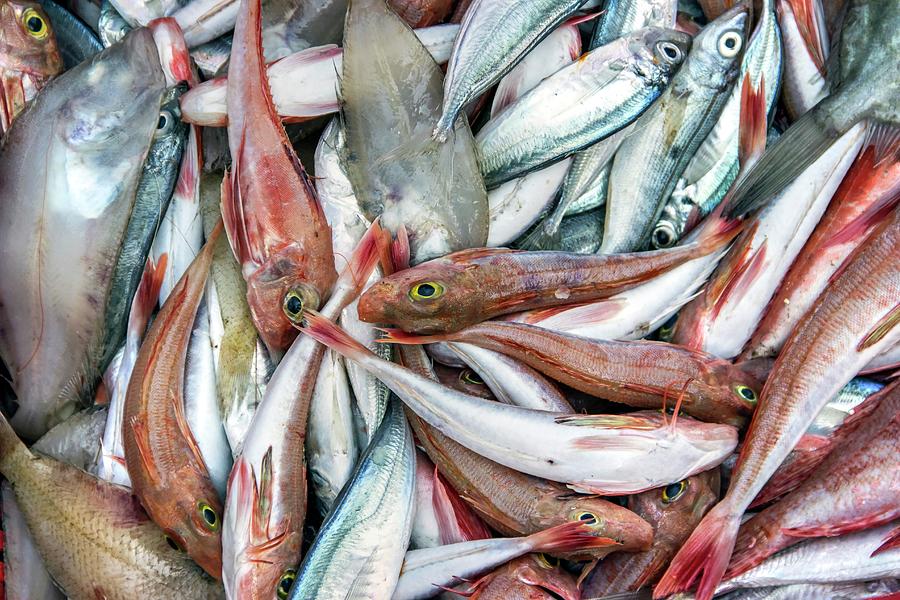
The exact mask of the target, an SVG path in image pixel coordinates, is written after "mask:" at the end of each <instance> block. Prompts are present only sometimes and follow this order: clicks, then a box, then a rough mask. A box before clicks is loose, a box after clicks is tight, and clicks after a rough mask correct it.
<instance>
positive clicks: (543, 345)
mask: <svg viewBox="0 0 900 600" xmlns="http://www.w3.org/2000/svg"><path fill="white" fill-rule="evenodd" d="M385 332H386V338H385V339H386V340H387V341H391V342H396V343H401V344H409V343H412V344H417V343H427V342H432V341H451V342H463V343H465V344H472V345H475V346H479V347H481V348H486V349H489V350H493V351H495V352H501V353H503V354H506V355H507V356H510V357H512V358H515V359H516V360H519V361H522V362H523V363H524V364H526V365H528V366H530V367H531V368H533V369H536V370H538V371H540V372H541V373H543V374H544V375H546V376H547V377H551V378H553V379H554V380H556V381H559V382H561V383H564V384H566V385H568V386H570V387H572V388H575V389H577V390H579V391H582V392H585V393H587V394H590V395H592V396H596V397H600V398H604V399H606V400H611V401H613V402H621V403H623V404H628V405H629V406H635V407H639V408H657V407H661V406H663V405H664V403H665V401H666V399H667V398H668V397H671V398H673V399H674V398H677V399H678V403H679V405H680V406H681V407H682V408H683V409H684V411H685V412H686V413H688V414H689V415H691V416H694V417H697V418H700V419H704V420H707V421H712V422H715V423H728V424H731V425H735V426H737V425H740V424H742V423H743V422H744V421H746V418H747V416H749V415H750V414H751V413H752V412H753V409H754V407H755V405H756V399H757V396H758V394H759V391H760V390H761V389H762V383H761V382H760V381H759V380H758V379H757V378H756V377H755V376H754V374H753V373H752V372H749V371H746V370H744V369H742V368H741V366H739V365H737V366H736V365H732V364H731V363H730V362H728V361H724V360H720V359H717V358H715V357H713V356H711V355H708V354H704V353H702V352H695V351H691V350H688V349H687V348H683V347H681V346H676V345H673V344H667V343H665V342H650V341H644V340H640V341H635V342H627V341H612V340H605V341H595V340H587V339H584V338H582V337H580V336H576V335H570V334H564V333H556V332H553V331H549V330H546V329H543V328H541V327H539V326H538V327H536V326H533V325H526V324H524V323H509V322H500V321H489V322H485V323H481V324H479V325H473V326H472V327H468V328H466V329H463V330H462V331H458V332H456V333H452V334H447V335H442V336H434V337H417V336H414V335H409V334H406V333H404V332H402V331H399V330H391V329H388V330H385ZM647 365H655V368H653V369H647ZM385 383H387V382H385ZM545 410H546V409H545Z"/></svg>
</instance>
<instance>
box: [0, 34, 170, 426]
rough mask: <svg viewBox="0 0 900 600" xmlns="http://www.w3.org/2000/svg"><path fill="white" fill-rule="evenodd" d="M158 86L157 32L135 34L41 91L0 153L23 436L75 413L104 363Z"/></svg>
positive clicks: (8, 324) (5, 336) (5, 296)
mask: <svg viewBox="0 0 900 600" xmlns="http://www.w3.org/2000/svg"><path fill="white" fill-rule="evenodd" d="M98 81H102V82H103V84H102V85H98V84H97V82H98ZM164 86H165V79H164V77H163V73H162V70H161V69H160V65H159V57H158V53H157V50H156V45H155V44H154V42H153V37H152V35H151V33H150V32H149V31H148V30H136V31H134V32H132V33H131V34H130V35H128V36H127V37H126V38H125V40H123V41H122V43H120V44H117V45H115V46H112V47H111V48H108V49H106V50H104V51H103V52H101V53H100V54H99V55H97V57H95V58H94V59H93V60H91V61H88V62H85V63H82V64H81V65H79V66H78V67H75V68H74V69H72V70H70V71H68V72H66V73H64V74H63V75H61V76H59V77H58V78H57V79H55V80H54V81H53V82H51V83H50V84H49V85H48V86H47V87H46V88H44V90H43V91H42V92H41V93H40V94H39V95H38V97H37V98H36V99H35V102H34V104H32V105H31V107H30V109H29V110H27V111H26V112H25V113H23V114H22V115H21V116H20V117H19V118H18V119H17V120H16V122H15V124H14V126H13V127H12V128H11V129H10V131H9V132H8V133H7V135H6V138H5V140H4V142H5V143H4V145H3V148H2V149H0V205H2V210H0V240H3V252H2V253H0V254H2V260H0V281H2V282H3V283H0V306H2V310H0V356H2V358H3V361H4V362H5V363H6V365H7V366H8V367H9V370H10V373H11V375H12V380H13V388H14V390H15V391H16V394H17V396H18V402H19V408H18V410H17V411H16V414H15V416H14V417H13V423H14V425H15V427H17V428H18V430H19V431H21V432H22V434H23V435H25V436H26V437H30V438H35V437H37V436H39V435H41V434H42V433H44V432H45V431H46V430H47V429H48V427H50V426H51V425H54V424H56V423H58V422H60V421H62V420H63V419H64V418H65V417H67V416H68V415H69V414H71V413H72V412H73V410H74V408H75V406H76V405H77V404H78V402H79V401H80V400H81V399H82V398H83V397H84V396H85V395H87V394H88V393H89V392H90V390H91V389H92V387H93V386H94V384H95V382H96V381H97V379H98V377H99V374H100V372H101V371H102V368H103V367H104V365H103V364H102V362H101V357H102V353H103V340H104V338H105V334H106V326H107V324H106V316H107V309H106V303H107V299H108V297H109V295H110V292H111V283H112V278H111V277H110V275H111V273H112V271H113V269H114V268H115V264H116V261H117V260H118V257H119V248H120V247H121V245H122V241H123V239H124V235H125V230H126V227H127V225H128V219H129V217H130V215H131V211H132V207H133V206H134V202H135V195H136V191H137V186H138V181H139V179H140V175H141V167H142V165H143V162H144V158H145V157H146V156H147V152H148V151H149V148H150V145H151V143H152V141H153V133H154V131H156V128H157V125H158V123H159V106H160V99H161V98H162V96H163V92H164V89H165V88H164ZM35 197H39V198H43V199H44V200H43V201H42V202H40V203H37V202H30V201H29V202H25V201H24V200H25V199H27V198H35ZM48 240H51V241H52V244H53V251H52V252H44V251H40V248H42V247H43V245H44V244H46V243H49V242H48ZM143 266H144V265H143V262H141V263H140V264H139V265H136V267H137V268H138V269H143ZM23 268H25V269H27V271H26V272H27V273H28V276H23V275H22V273H23V271H22V269H23ZM60 289H62V290H65V293H64V294H61V293H52V294H51V293H50V291H51V290H60ZM119 292H121V290H119ZM38 300H40V301H38ZM126 306H127V304H126Z"/></svg>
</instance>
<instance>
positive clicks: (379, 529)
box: [288, 400, 416, 600]
mask: <svg viewBox="0 0 900 600" xmlns="http://www.w3.org/2000/svg"><path fill="white" fill-rule="evenodd" d="M415 469H416V462H415V453H414V447H413V439H412V432H411V431H410V429H409V425H408V424H407V423H406V417H405V416H404V415H403V409H402V408H401V405H400V402H398V401H397V400H394V401H392V402H391V403H390V404H389V405H388V409H387V412H386V413H385V416H384V421H382V423H381V425H380V426H379V428H378V431H377V432H376V434H375V436H374V437H373V438H372V443H371V444H370V445H369V447H368V448H367V449H366V451H365V453H364V454H363V455H362V457H360V461H359V464H358V465H357V467H356V470H355V471H354V473H353V477H352V478H351V479H350V481H348V482H347V486H346V487H345V489H344V491H343V492H342V493H341V495H340V496H339V497H338V499H337V503H336V504H335V507H334V509H333V510H332V511H331V513H330V514H329V515H328V518H327V519H326V520H325V523H323V524H322V528H321V529H320V530H319V535H318V536H317V537H316V539H315V541H314V542H313V544H312V547H311V548H310V549H309V552H307V554H306V556H305V557H304V559H303V562H302V563H301V565H300V567H299V568H298V569H297V579H296V581H295V582H294V585H293V587H292V588H291V591H290V595H289V596H288V598H291V599H294V600H300V599H305V598H317V599H320V600H328V599H331V598H335V599H342V598H346V597H347V596H348V595H349V596H357V595H358V596H363V597H371V598H389V597H390V596H391V593H392V592H393V590H394V587H395V586H396V584H397V579H398V577H399V574H400V565H401V564H402V562H403V557H404V554H405V551H406V546H407V544H408V543H409V536H410V531H411V529H412V508H413V501H414V499H413V496H414V492H415Z"/></svg>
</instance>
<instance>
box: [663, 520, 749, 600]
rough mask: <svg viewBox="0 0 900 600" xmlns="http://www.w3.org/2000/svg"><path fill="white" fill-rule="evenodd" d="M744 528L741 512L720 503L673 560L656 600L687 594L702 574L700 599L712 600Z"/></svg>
mask: <svg viewBox="0 0 900 600" xmlns="http://www.w3.org/2000/svg"><path fill="white" fill-rule="evenodd" d="M740 525H741V513H740V512H739V513H737V514H734V513H733V511H731V507H730V506H728V505H727V504H725V503H724V502H720V503H719V504H717V505H716V506H715V507H714V508H713V509H712V510H711V511H710V512H708V513H707V514H706V516H705V517H703V520H702V521H700V524H699V525H698V526H697V528H696V529H694V531H693V533H691V535H690V537H689V538H688V539H687V541H686V542H685V543H684V545H683V546H682V547H681V549H680V550H679V551H678V553H677V554H676V555H675V558H673V559H672V562H671V563H670V564H669V568H668V569H666V572H665V573H664V574H663V576H662V578H661V579H660V580H659V583H658V584H657V585H656V588H655V589H654V590H653V597H654V598H656V599H659V598H665V597H666V596H670V595H672V594H675V593H677V592H682V591H685V590H687V589H689V588H690V587H691V585H692V584H693V583H694V580H695V579H697V576H698V575H699V576H700V585H699V587H698V588H697V594H696V598H697V600H711V599H712V597H713V594H714V592H715V590H716V586H717V585H719V582H720V581H721V580H722V575H723V574H724V573H725V569H726V568H727V567H728V560H729V559H730V558H731V552H732V550H733V549H734V543H735V539H736V538H737V532H738V528H739V527H740ZM701 573H702V575H701Z"/></svg>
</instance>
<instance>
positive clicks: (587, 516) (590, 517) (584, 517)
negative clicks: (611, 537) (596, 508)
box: [578, 510, 597, 525]
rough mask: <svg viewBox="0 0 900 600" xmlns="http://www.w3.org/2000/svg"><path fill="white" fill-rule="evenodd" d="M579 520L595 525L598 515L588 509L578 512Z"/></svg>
mask: <svg viewBox="0 0 900 600" xmlns="http://www.w3.org/2000/svg"><path fill="white" fill-rule="evenodd" d="M578 520H579V521H581V522H582V523H587V524H588V525H593V524H594V523H596V522H597V515H595V514H594V513H592V512H590V511H587V510H586V511H584V512H580V513H578Z"/></svg>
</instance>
